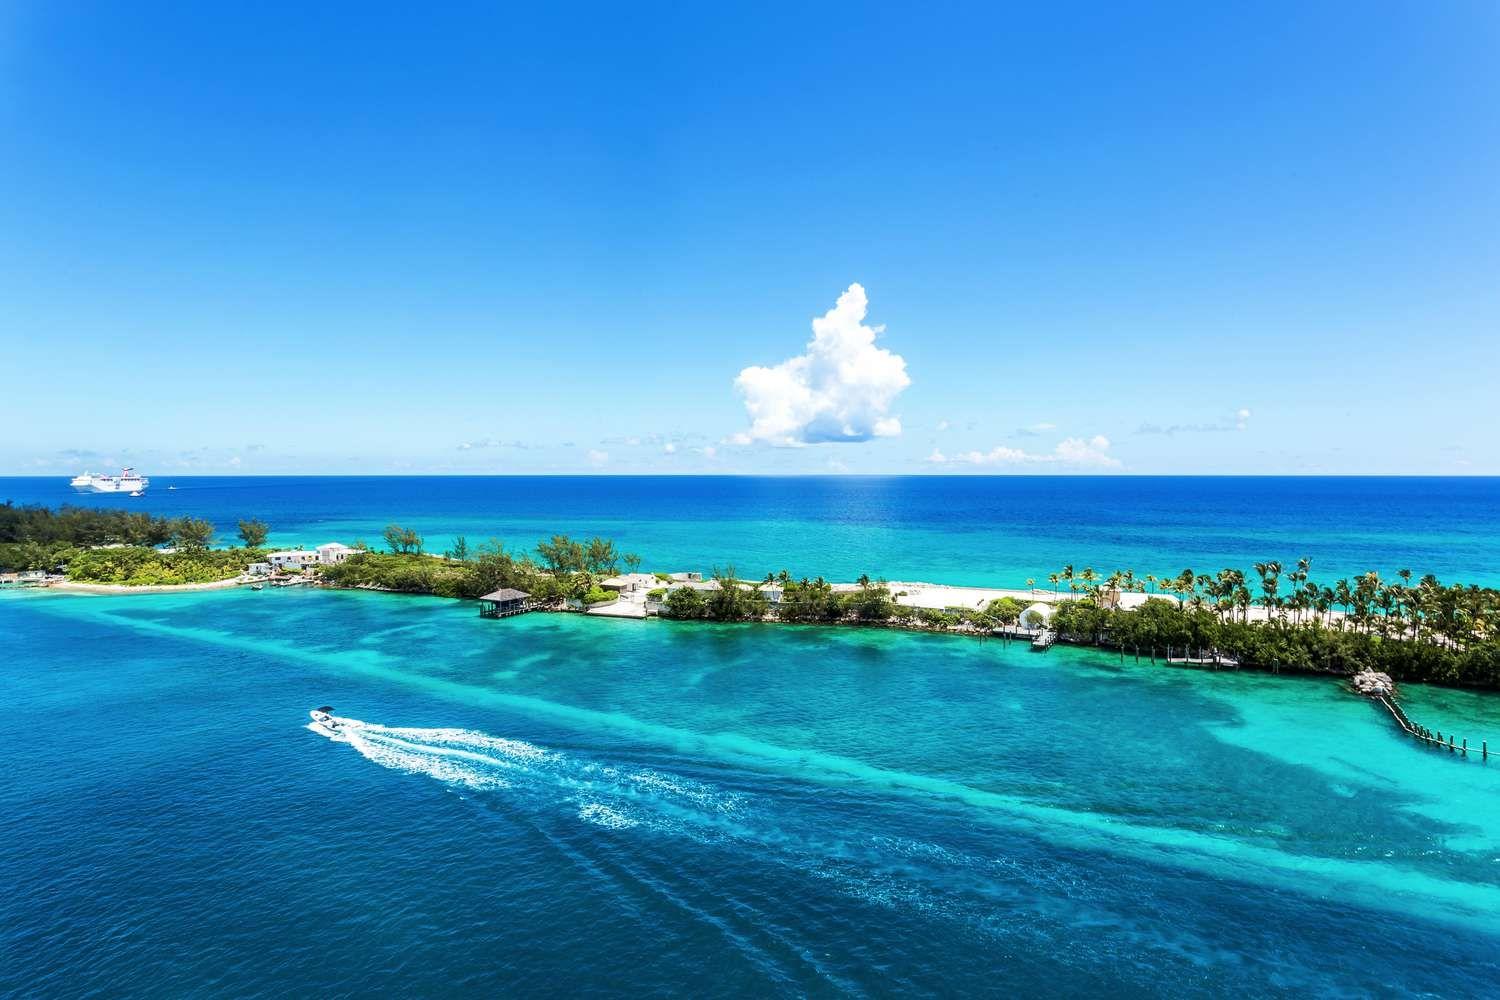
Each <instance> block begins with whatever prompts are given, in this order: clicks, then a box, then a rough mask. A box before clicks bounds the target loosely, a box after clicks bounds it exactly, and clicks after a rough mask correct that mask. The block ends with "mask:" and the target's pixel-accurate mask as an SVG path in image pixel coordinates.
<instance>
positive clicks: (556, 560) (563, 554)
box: [536, 535, 639, 575]
mask: <svg viewBox="0 0 1500 1000" xmlns="http://www.w3.org/2000/svg"><path fill="white" fill-rule="evenodd" d="M536 551H537V555H539V556H540V557H541V559H542V565H543V566H545V567H546V568H547V569H548V570H550V571H551V572H553V573H561V574H573V573H593V574H609V575H613V574H615V573H618V572H619V571H620V570H619V565H620V555H619V552H618V551H617V550H616V549H615V543H614V542H612V541H609V540H607V539H604V538H591V539H589V540H588V541H587V542H580V541H574V540H573V539H571V538H569V537H568V536H567V535H553V536H552V537H551V538H550V539H548V540H544V541H540V542H537V545H536ZM627 558H629V557H627ZM638 559H639V557H637V560H638ZM637 564H639V563H638V561H637Z"/></svg>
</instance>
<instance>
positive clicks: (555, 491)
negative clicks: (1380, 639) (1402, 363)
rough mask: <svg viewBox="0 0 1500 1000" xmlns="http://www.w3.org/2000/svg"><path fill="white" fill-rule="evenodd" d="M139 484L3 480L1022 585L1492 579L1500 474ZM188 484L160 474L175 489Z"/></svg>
mask: <svg viewBox="0 0 1500 1000" xmlns="http://www.w3.org/2000/svg"><path fill="white" fill-rule="evenodd" d="M151 482H152V485H151V488H150V489H149V490H148V491H147V493H146V495H145V496H142V497H139V498H134V499H132V498H130V497H126V496H116V495H93V496H88V495H75V494H73V492H72V491H71V490H70V489H68V484H67V480H66V478H63V477H48V478H45V479H38V478H8V479H7V478H0V501H4V500H7V499H9V500H12V501H14V502H16V503H42V504H47V505H50V506H57V505H59V504H63V503H80V504H86V505H89V506H107V507H111V508H120V507H128V508H129V509H132V510H144V511H149V512H151V513H153V514H159V515H171V516H177V515H182V514H191V515H193V516H196V517H204V518H208V519H209V520H212V521H213V522H214V523H215V524H217V525H218V527H219V531H220V536H221V541H222V542H224V543H231V544H232V543H235V542H236V539H235V530H236V529H235V525H236V522H237V521H238V520H239V519H241V518H251V517H258V518H260V519H262V520H264V521H266V522H267V523H268V524H270V526H271V542H272V543H273V544H277V545H297V544H303V545H315V544H319V543H321V542H325V541H342V542H346V543H353V542H356V541H364V542H367V543H369V544H371V545H375V546H379V545H380V544H382V543H381V533H382V532H383V531H384V529H385V527H386V526H387V525H388V524H391V523H399V524H401V525H403V526H405V527H409V528H414V529H416V530H417V531H419V532H421V533H422V534H423V535H424V536H425V538H426V542H427V547H428V549H429V550H432V551H442V550H444V549H445V548H447V547H448V546H450V545H451V544H452V543H453V539H454V537H455V536H457V535H463V536H465V537H466V539H467V540H468V542H469V543H470V544H471V545H473V544H477V543H478V542H481V541H484V540H487V539H491V538H495V539H499V540H501V541H503V542H504V543H506V544H507V545H508V546H509V547H511V548H512V549H515V550H518V551H531V550H532V549H533V548H534V547H535V545H536V542H537V541H538V540H539V539H541V538H545V537H548V536H550V535H553V534H556V533H566V534H572V535H575V536H578V535H582V536H593V535H600V536H603V537H606V538H612V539H614V540H615V542H616V544H617V545H618V546H619V548H620V550H621V551H622V552H636V553H638V554H639V555H641V557H642V558H643V560H644V563H643V565H644V566H645V567H646V568H648V569H693V570H709V569H712V568H713V567H714V566H730V565H733V566H734V567H735V568H736V569H737V570H738V572H739V573H740V574H741V575H742V576H745V577H757V578H758V577H761V576H764V575H765V574H766V573H768V572H777V571H780V570H782V569H787V570H790V571H791V572H792V573H793V575H795V576H798V577H800V576H809V577H814V576H818V575H822V576H824V577H827V578H829V579H834V580H853V579H855V578H856V577H858V576H859V575H860V574H862V573H868V574H870V575H871V576H877V577H884V578H886V579H889V580H907V581H923V582H930V583H952V584H975V585H984V586H1024V585H1025V582H1026V580H1028V579H1035V580H1037V581H1039V586H1045V585H1046V584H1045V580H1046V578H1047V576H1048V574H1050V573H1053V572H1056V571H1057V570H1059V569H1060V568H1061V567H1062V566H1064V565H1067V564H1072V565H1074V566H1076V567H1077V568H1078V569H1080V570H1081V569H1082V568H1083V567H1084V566H1093V567H1094V568H1095V569H1096V570H1098V571H1100V573H1101V575H1108V574H1109V573H1110V572H1112V571H1114V570H1116V569H1119V570H1124V569H1133V570H1135V572H1136V576H1137V577H1144V576H1145V575H1146V574H1148V573H1149V574H1154V575H1157V576H1168V575H1170V576H1175V575H1177V574H1178V573H1180V572H1181V571H1182V570H1183V569H1185V568H1191V569H1193V570H1194V571H1195V572H1196V571H1200V570H1204V569H1210V570H1214V571H1217V570H1219V569H1222V568H1224V567H1226V566H1234V567H1238V568H1242V569H1245V570H1247V571H1248V570H1249V568H1250V567H1251V566H1252V565H1253V564H1255V563H1257V562H1264V561H1266V560H1280V561H1281V562H1283V563H1285V564H1286V565H1288V566H1290V565H1293V564H1295V562H1296V560H1297V559H1299V558H1302V557H1307V558H1310V559H1311V560H1312V569H1313V576H1314V577H1315V578H1319V579H1322V580H1325V581H1332V580H1333V579H1334V578H1336V577H1338V576H1352V575H1354V574H1356V573H1363V572H1365V571H1368V570H1377V571H1379V572H1380V573H1381V575H1382V576H1387V577H1388V576H1390V575H1392V574H1394V572H1395V571H1396V570H1398V569H1411V570H1412V571H1413V572H1415V573H1416V574H1417V575H1418V576H1421V575H1422V574H1424V573H1434V574H1436V575H1437V576H1438V577H1439V578H1440V579H1442V580H1444V581H1445V582H1452V581H1461V582H1464V583H1478V584H1486V585H1491V586H1497V585H1500V531H1497V530H1496V528H1497V526H1500V479H1496V478H1466V479H1457V478H1447V479H1444V478H1374V477H1371V478H1355V477H1348V478H1310V477H1272V478H1254V477H1125V476H1000V477H990V476H984V477H978V476H976V477H967V476H952V477H941V476H932V477H920V476H919V477H863V476H830V477H810V478H804V477H780V478H778V477H714V476H679V477H669V476H644V477H643V476H577V477H574V476H558V477H545V476H541V477H537V476H520V477H468V476H454V477H447V476H407V477H368V478H365V477H240V478H230V477H205V478H181V479H174V478H172V477H169V476H160V475H153V476H152V477H151ZM173 486H175V487H177V488H176V489H169V487H173Z"/></svg>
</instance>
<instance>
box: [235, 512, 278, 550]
mask: <svg viewBox="0 0 1500 1000" xmlns="http://www.w3.org/2000/svg"><path fill="white" fill-rule="evenodd" d="M270 533H271V528H270V526H269V525H267V524H266V522H264V521H262V520H259V519H258V518H257V519H252V520H249V521H241V522H240V539H241V540H242V541H243V542H244V543H245V548H247V549H258V548H260V547H261V546H263V545H265V544H266V536H267V535H269V534H270Z"/></svg>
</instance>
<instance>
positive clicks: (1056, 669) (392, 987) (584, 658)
mask: <svg viewBox="0 0 1500 1000" xmlns="http://www.w3.org/2000/svg"><path fill="white" fill-rule="evenodd" d="M0 636H3V643H4V651H5V665H4V667H3V669H0V696H3V698H4V701H5V704H6V705H7V709H8V711H7V719H8V721H9V723H10V725H9V726H8V727H7V729H8V742H9V745H10V747H11V748H12V755H11V761H12V766H11V767H9V768H7V769H6V770H5V772H4V773H3V774H0V885H4V886H5V887H6V891H5V893H4V894H0V934H3V939H0V940H3V947H0V954H3V955H4V959H3V960H0V994H4V995H13V994H28V993H36V994H41V995H57V996H68V995H81V994H85V993H89V992H101V993H105V994H108V995H132V996H161V995H188V994H198V995H202V994H208V993H212V994H225V993H229V994H234V995H267V996H270V995H278V996H279V995H286V994H289V993H293V992H303V991H305V990H307V989H310V988H316V989H319V990H322V989H323V984H327V983H328V982H329V980H330V976H332V977H333V978H334V980H335V983H336V985H335V988H334V989H333V992H335V993H340V994H343V993H349V994H357V993H369V992H373V991H380V992H382V993H392V992H398V993H409V994H414V995H435V994H454V993H465V994H472V995H498V994H500V993H520V992H524V993H536V994H544V995H559V996H561V995H569V996H571V995H575V994H577V993H578V992H579V991H583V990H598V991H610V992H629V993H633V994H659V993H666V992H677V993H691V994H694V995H728V994H744V993H754V994H756V995H765V994H773V995H775V994H781V995H787V994H799V993H816V994H851V995H870V994H889V993H893V992H898V991H910V992H916V993H925V994H932V993H968V992H983V993H998V994H1005V995H1035V994H1041V993H1048V994H1054V995H1058V994H1060V995H1069V994H1076V993H1084V992H1087V993H1098V992H1102V991H1105V990H1109V991H1111V992H1116V993H1121V994H1126V995H1134V994H1147V993H1151V994H1160V993H1162V992H1167V993H1173V994H1180V995H1188V994H1192V995H1209V994H1215V995H1218V994H1223V993H1224V992H1226V991H1253V992H1255V993H1266V992H1275V993H1287V994H1290V993H1298V994H1303V993H1308V992H1311V993H1317V994H1333V993H1342V994H1349V993H1354V994H1369V993H1382V994H1406V993H1412V992H1417V993H1421V992H1429V993H1434V994H1441V995H1467V996H1480V995H1496V993H1497V987H1496V985H1495V984H1496V982H1497V980H1500V807H1497V805H1496V803H1497V801H1500V798H1497V796H1500V770H1497V768H1500V763H1496V762H1492V763H1490V764H1489V765H1485V764H1482V763H1479V762H1477V761H1473V760H1470V761H1464V760H1461V759H1456V758H1453V757H1450V756H1449V755H1447V754H1446V753H1432V752H1422V751H1419V750H1417V749H1415V748H1414V747H1413V746H1412V745H1411V744H1410V743H1409V742H1408V741H1406V740H1404V739H1402V738H1400V737H1398V736H1397V735H1396V734H1395V733H1394V732H1393V730H1392V729H1391V727H1390V726H1389V724H1388V723H1387V722H1386V721H1385V720H1383V719H1382V718H1381V717H1380V716H1379V715H1378V714H1377V713H1376V712H1375V711H1374V710H1373V709H1372V708H1371V706H1370V705H1368V704H1366V703H1364V702H1362V701H1360V700H1358V699H1355V698H1353V697H1351V696H1349V695H1347V694H1344V693H1342V692H1341V691H1340V690H1339V688H1338V686H1337V685H1335V684H1333V683H1330V682H1326V681H1322V680H1314V679H1300V678H1278V677H1270V676H1265V675H1252V674H1224V673H1219V674H1214V673H1204V672H1195V671H1188V670H1180V669H1168V668H1159V667H1152V666H1151V665H1150V664H1149V663H1148V664H1141V665H1137V664H1136V663H1134V662H1133V661H1130V660H1126V661H1123V662H1122V661H1121V660H1120V659H1119V658H1118V657H1113V656H1109V655H1105V654H1101V653H1097V652H1092V651H1082V650H1072V649H1066V648H1061V647H1058V648H1054V649H1053V650H1052V651H1051V652H1049V653H1047V654H1045V655H1037V654H1032V653H1030V652H1028V651H1026V650H1025V648H1024V647H1020V646H1012V645H1006V644H1004V643H1000V642H996V641H984V642H981V641H977V640H972V639H962V638H956V637H939V636H924V635H912V634H904V633H895V632H883V631H862V630H847V629H846V630H829V629H820V628H800V627H777V626H750V625H747V626H711V625H692V624H674V623H668V622H658V621H650V622H629V621H627V622H617V621H601V620H592V619H583V618H578V617H572V616H556V615H531V616H524V617H521V618H516V619H508V620H504V621H483V620H480V619H478V618H477V617H476V616H475V615H474V612H473V608H472V607H471V606H468V605H464V604H460V603H455V602H445V601H441V600H435V599H423V598H405V597H395V596H389V595H377V594H362V593H335V592H296V591H270V590H268V591H264V592H260V593H255V592H249V591H241V592H230V593H203V594H195V595H171V596H130V597H105V598H94V597H76V596H62V595H48V594H21V593H14V592H13V593H8V594H0ZM325 702H328V703H332V704H333V705H334V706H335V707H336V709H337V711H338V714H339V715H341V716H344V717H346V718H349V719H352V720H359V721H356V722H351V723H350V731H351V735H350V737H349V739H348V741H346V742H332V741H329V740H327V739H325V738H323V737H321V736H318V735H316V734H314V733H312V732H310V731H308V730H307V729H306V728H304V724H305V722H306V718H307V716H306V712H307V709H308V708H311V707H313V706H316V705H319V704H323V703H325ZM1407 702H1408V704H1409V706H1410V708H1411V710H1412V712H1413V714H1414V715H1416V716H1417V717H1418V718H1419V719H1420V720H1421V721H1423V722H1424V723H1426V724H1428V725H1432V726H1435V727H1438V728H1442V729H1444V730H1445V731H1446V730H1447V729H1448V728H1450V727H1451V728H1455V729H1457V730H1458V731H1460V732H1462V733H1464V734H1466V735H1468V736H1469V737H1470V738H1471V739H1472V740H1475V741H1477V740H1478V739H1481V738H1487V739H1489V740H1490V742H1491V744H1492V745H1500V699H1495V698H1493V697H1492V696H1487V695H1477V694H1472V693H1466V692H1451V691H1441V690H1427V689H1422V688H1411V689H1409V690H1408V692H1407Z"/></svg>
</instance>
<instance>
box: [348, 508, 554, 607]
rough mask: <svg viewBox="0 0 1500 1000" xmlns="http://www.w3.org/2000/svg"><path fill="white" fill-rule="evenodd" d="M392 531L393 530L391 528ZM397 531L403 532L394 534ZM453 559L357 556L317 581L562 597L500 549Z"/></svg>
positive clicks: (414, 554) (412, 590)
mask: <svg viewBox="0 0 1500 1000" xmlns="http://www.w3.org/2000/svg"><path fill="white" fill-rule="evenodd" d="M393 527H394V526H393ZM398 530H403V529H399V528H398ZM462 552H463V555H462V557H459V556H457V555H456V554H455V552H454V551H453V550H450V551H449V553H448V555H447V557H446V558H444V557H442V556H433V555H426V554H423V553H421V552H420V551H406V552H391V553H384V552H357V553H355V554H354V555H352V556H350V557H349V558H348V559H345V560H344V561H343V562H342V563H339V564H338V565H336V566H324V567H323V569H322V576H323V579H324V580H326V581H328V582H329V583H332V584H333V585H335V586H339V587H368V588H371V589H378V590H394V591H399V592H401V593H407V594H435V595H437V596H439V597H463V598H476V597H482V596H483V595H485V594H488V593H490V592H492V591H495V590H499V589H501V588H503V587H513V588H515V589H517V590H524V591H526V592H527V593H529V594H531V595H533V596H534V597H537V598H538V599H541V600H547V599H550V598H556V597H561V596H563V592H562V590H561V589H560V588H559V584H558V581H557V580H555V579H554V578H552V577H550V576H548V575H546V574H544V573H542V572H541V571H540V570H539V569H538V567H537V565H536V564H535V563H533V562H532V561H531V560H530V559H527V558H524V557H523V558H516V557H515V556H512V555H511V554H510V553H509V552H507V551H506V550H505V546H504V544H502V543H501V542H498V541H491V542H488V543H486V544H484V545H480V546H478V547H477V548H474V549H470V548H469V547H468V545H467V544H465V545H464V547H463V549H462Z"/></svg>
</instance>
